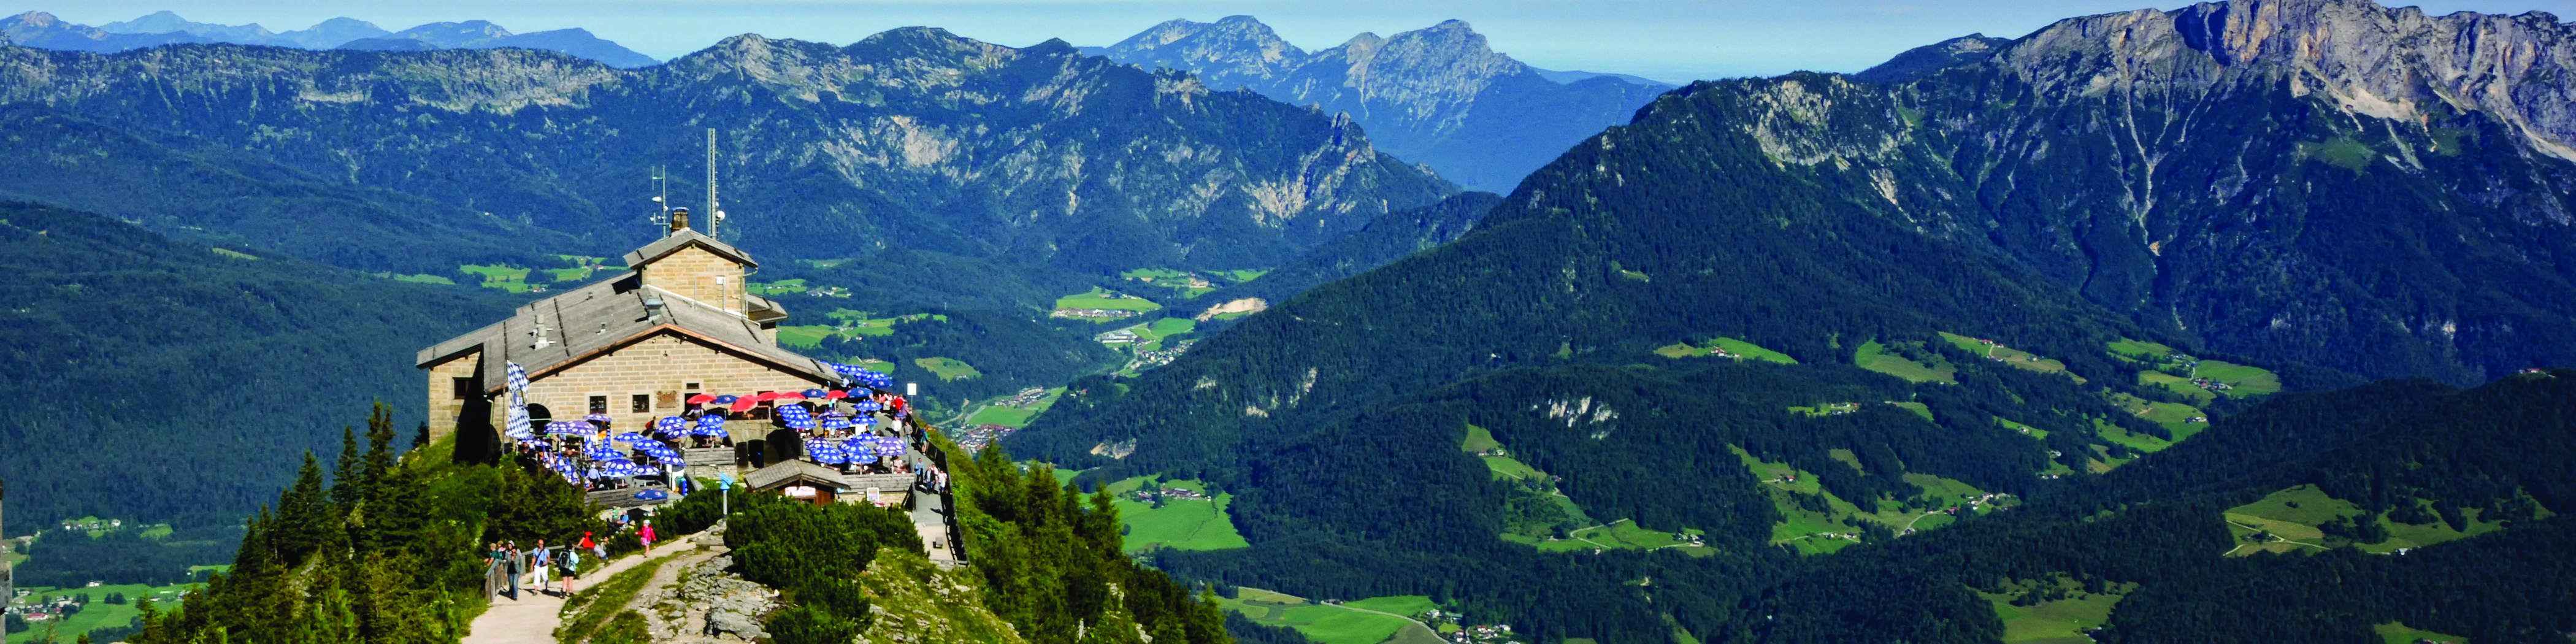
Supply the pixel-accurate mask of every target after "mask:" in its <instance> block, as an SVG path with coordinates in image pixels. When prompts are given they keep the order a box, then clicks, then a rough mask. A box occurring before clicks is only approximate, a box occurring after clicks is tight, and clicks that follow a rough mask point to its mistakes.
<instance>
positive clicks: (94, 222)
mask: <svg viewBox="0 0 2576 644" xmlns="http://www.w3.org/2000/svg"><path fill="white" fill-rule="evenodd" d="M0 246H5V247H6V252H0V265H5V266H6V267H7V268H8V271H9V273H10V274H11V275H12V276H13V278H12V279H9V280H7V281H6V283H5V284H0V291H5V292H6V293H7V297H8V299H9V301H10V302H13V303H14V304H13V305H12V306H11V307H10V308H9V309H8V310H7V311H5V312H0V318H5V321H0V334H5V335H6V340H5V342H0V345H5V346H7V347H9V349H8V350H7V351H5V352H0V369H5V371H6V372H7V373H9V374H10V377H9V382H10V383H12V384H13V385H14V386H16V387H17V388H19V389H22V390H24V391H27V392H30V394H29V395H28V396H26V397H25V399H24V400H21V401H20V402H19V404H18V405H17V406H16V413H11V414H9V415H8V417H7V418H6V419H5V420H0V471H6V472H8V473H9V481H8V482H9V488H10V491H11V492H12V494H11V495H10V496H9V510H10V514H11V515H12V516H16V517H22V518H28V519H32V520H33V521H38V522H41V521H51V520H55V519H61V518H71V517H80V516H85V515H88V516H102V517H118V518H123V519H126V520H128V521H135V520H143V521H152V522H158V521H164V520H169V521H174V522H176V523H178V524H179V525H180V526H181V527H188V526H194V525H209V524H212V525H223V526H231V525H235V524H236V522H237V521H238V520H239V519H240V517H241V516H242V515H243V514H245V513H247V512H249V511H251V510H253V509H255V508H257V507H258V504H259V503H260V502H262V501H263V500H265V499H266V498H267V497H268V496H269V493H270V491H271V490H274V489H276V488H277V487H279V486H281V485H283V484H284V483H285V481H287V480H288V479H289V478H290V477H292V476H293V473H294V471H295V463H296V459H297V458H298V454H299V453H300V452H302V451H304V450H307V449H312V450H318V451H321V452H323V453H326V454H328V453H333V452H335V451H336V449H337V447H336V444H335V443H336V441H335V440H334V439H335V438H336V437H335V436H334V434H335V433H336V432H334V431H332V430H334V429H337V428H339V427H341V426H344V425H347V424H348V422H347V421H348V419H350V418H352V417H355V416H357V415H358V414H359V413H360V412H361V411H362V410H364V409H366V406H367V404H368V403H369V402H370V401H374V400H384V399H388V398H389V397H396V396H399V398H398V399H396V400H397V401H398V402H405V403H410V402H415V401H416V400H417V397H418V396H419V392H420V387H421V381H420V376H419V375H418V374H417V372H415V371H414V370H413V369H412V368H411V366H410V362H409V356H410V355H411V351H412V350H413V348H415V347H417V346H421V345H426V344H429V343H432V342H436V341H438V340H440V339H444V338H446V337H448V336H449V335H451V334H454V333H458V332H462V331H464V330H467V329H469V328H472V327H473V326H474V325H477V324H480V323H481V321H482V320H485V319H489V318H493V317H497V316H499V315H501V314H502V313H504V312H506V311H507V310H508V307H509V306H510V304H509V303H508V302H506V301H502V298H500V297H498V296H497V294H496V295H478V294H476V293H475V292H474V291H472V290H470V289H463V288H457V287H440V286H432V285H422V284H410V283H404V282H397V281H393V280H387V279H379V278H373V277H367V276H363V275H358V274H355V273H351V272H348V271H345V270H341V269H334V268H328V267H322V266H315V265H311V264H306V263H303V262H300V261H297V260H294V259H290V258H285V257H260V256H254V255H249V254H242V253H238V252H230V251H224V250H218V249H213V248H208V247H207V246H205V245H203V244H194V243H179V242H174V241H171V240H169V239H167V238H164V237H162V236H160V235H158V234H155V233H152V232H149V231H146V230H143V229H142V228H139V227H136V226H133V225H130V224H126V223H124V222H120V221H116V220H114V219H111V218H108V217H103V216H100V215H96V214H91V213H84V212H77V211H69V210H60V209H55V208H50V207H43V206H35V205H30V204H24V203H9V204H0ZM417 414H418V412H412V413H411V414H409V415H406V416H405V417H402V418H401V419H400V422H401V425H402V428H403V431H404V432H406V433H405V436H406V437H408V435H409V434H408V432H409V428H410V427H412V426H413V425H414V424H416V423H418V422H419V418H418V415H417ZM137 490H148V491H149V493H136V491H137ZM18 525H21V526H23V525H26V524H23V523H22V524H18ZM188 563H191V564H203V563H211V562H205V561H196V562H188Z"/></svg>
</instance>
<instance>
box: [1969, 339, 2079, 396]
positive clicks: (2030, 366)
mask: <svg viewBox="0 0 2576 644" xmlns="http://www.w3.org/2000/svg"><path fill="white" fill-rule="evenodd" d="M1941 339H1943V340H1948V341H1950V344H1951V346H1956V347H1958V348H1960V349H1961V350H1964V351H1968V352H1970V353H1975V354H1977V355H1980V356H1985V357H1987V358H1991V359H1993V360H1995V361H1996V362H2001V363H2004V364H2007V365H2012V366H2013V367H2014V368H2017V369H2025V370H2029V371H2037V372H2040V373H2063V374H2066V376H2067V377H2069V378H2074V379H2075V382H2076V383H2077V384H2082V383H2083V382H2084V377H2083V376H2078V375H2075V374H2074V373H2071V372H2068V371H2067V370H2066V363H2064V362H2059V361H2057V360H2054V359H2050V358H2042V357H2039V356H2038V355H2036V354H2032V353H2031V352H2028V351H2023V350H2020V349H2015V348H2012V347H2008V346H2004V345H2002V344H2000V343H1994V344H1989V343H1988V342H1989V341H1987V340H1984V339H1981V338H1971V337H1968V336H1964V335H1959V334H1956V333H1950V332H1948V331H1943V332H1941Z"/></svg>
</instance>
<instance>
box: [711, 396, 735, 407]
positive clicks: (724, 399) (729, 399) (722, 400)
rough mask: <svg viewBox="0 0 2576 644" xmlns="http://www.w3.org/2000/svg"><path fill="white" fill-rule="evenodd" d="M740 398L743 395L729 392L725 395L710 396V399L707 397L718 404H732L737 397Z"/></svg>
mask: <svg viewBox="0 0 2576 644" xmlns="http://www.w3.org/2000/svg"><path fill="white" fill-rule="evenodd" d="M740 398H741V396H735V395H731V394H727V395H723V396H717V397H714V398H709V399H707V402H711V403H715V404H718V405H731V404H733V401H735V400H737V399H740Z"/></svg>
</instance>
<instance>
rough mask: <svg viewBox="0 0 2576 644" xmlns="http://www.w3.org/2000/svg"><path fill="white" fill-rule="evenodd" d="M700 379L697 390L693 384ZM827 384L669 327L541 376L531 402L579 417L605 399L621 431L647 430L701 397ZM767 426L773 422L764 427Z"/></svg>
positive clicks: (496, 418)
mask: <svg viewBox="0 0 2576 644" xmlns="http://www.w3.org/2000/svg"><path fill="white" fill-rule="evenodd" d="M692 384H694V385H697V387H696V388H690V386H689V385H692ZM825 384H826V383H822V382H818V381H816V380H812V379H809V378H807V377H805V376H803V375H799V374H796V373H794V372H788V371H781V370H778V369H774V368H771V367H769V366H767V365H764V364H761V363H758V362H753V361H751V360H749V359H745V358H743V357H741V356H738V355H735V354H732V353H727V352H724V351H721V350H718V349H716V348H715V347H714V346H712V345H709V344H706V343H704V342H702V341H699V340H697V339H694V338H689V337H686V336H682V335H679V334H676V333H667V332H666V333H663V334H660V335H656V336H653V337H650V338H645V339H644V340H643V341H641V342H637V343H635V344H631V345H627V346H626V347H624V348H620V349H618V350H616V351H614V352H611V353H609V354H608V355H604V356H599V357H596V358H592V359H590V360H589V361H586V362H583V363H581V364H578V365H574V366H573V367H572V368H569V369H565V370H562V371H558V372H554V373H551V374H547V375H545V376H543V377H540V378H537V379H536V380H535V381H533V382H531V383H529V385H528V404H531V405H545V406H546V411H548V412H551V413H552V414H554V419H555V420H579V419H580V418H581V417H582V416H585V415H588V414H590V397H592V396H605V397H607V404H608V409H607V414H608V416H609V417H610V418H611V419H614V420H613V422H614V426H615V427H616V429H617V431H621V432H625V431H641V430H643V429H644V428H648V427H651V426H652V421H653V420H654V419H656V418H660V417H662V416H672V415H677V414H679V413H680V412H681V411H682V410H684V409H686V408H687V407H686V405H685V404H684V403H685V401H686V400H688V398H689V397H690V396H694V395H697V394H701V393H705V394H715V395H719V396H721V395H726V394H733V395H747V394H754V393H759V392H763V391H803V390H806V389H813V388H816V387H822V386H825ZM505 395H506V394H505ZM635 396H643V397H644V399H645V411H641V412H638V411H635V410H634V397H635ZM507 408H508V405H506V404H494V405H493V406H492V423H493V426H495V427H498V426H500V423H501V422H502V419H501V415H502V414H505V413H508V409H507ZM732 425H747V423H742V422H736V423H731V424H728V426H727V429H728V430H731V429H734V428H733V427H732ZM761 431H763V432H766V431H768V426H767V425H766V424H762V425H761ZM737 438H740V437H737Z"/></svg>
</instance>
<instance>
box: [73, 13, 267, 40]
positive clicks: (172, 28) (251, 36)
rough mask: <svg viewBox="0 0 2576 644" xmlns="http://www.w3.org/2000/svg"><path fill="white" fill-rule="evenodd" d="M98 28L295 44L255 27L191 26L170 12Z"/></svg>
mask: <svg viewBox="0 0 2576 644" xmlns="http://www.w3.org/2000/svg"><path fill="white" fill-rule="evenodd" d="M98 28H99V29H101V30H104V31H106V32H108V33H114V34H166V33H171V32H180V33H186V34H191V35H195V36H200V37H203V38H205V39H207V40H210V41H214V42H229V43H241V44H245V45H282V46H292V45H293V44H294V41H293V40H291V39H286V38H280V37H278V34H275V33H270V32H269V30H268V29H267V28H265V27H261V26H259V25H258V24H256V23H253V24H247V25H218V24H214V23H207V22H191V21H189V20H188V19H186V18H181V17H179V14H177V13H172V12H169V11H159V12H154V13H153V14H152V15H148V16H144V17H141V18H135V19H133V20H126V21H121V22H111V23H107V24H104V25H99V26H98Z"/></svg>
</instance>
